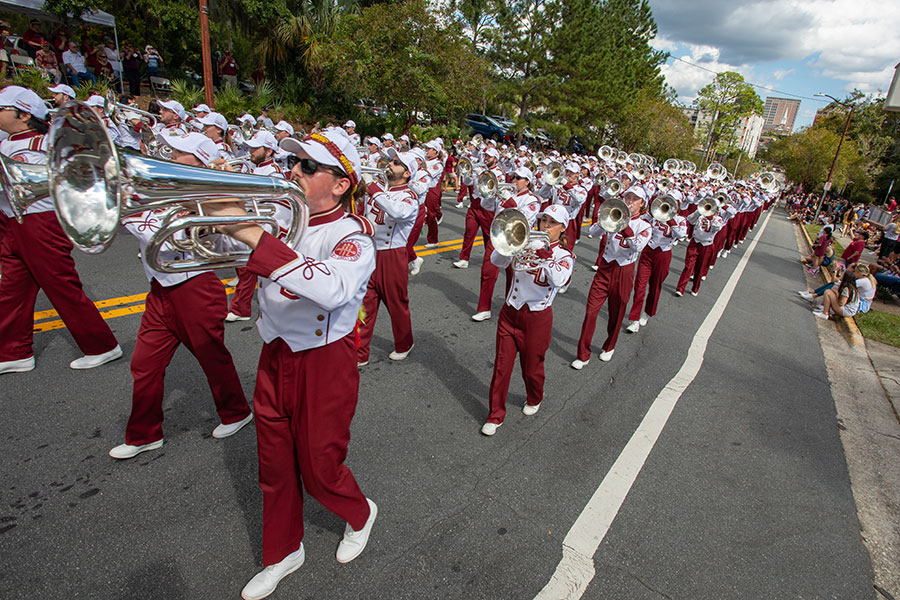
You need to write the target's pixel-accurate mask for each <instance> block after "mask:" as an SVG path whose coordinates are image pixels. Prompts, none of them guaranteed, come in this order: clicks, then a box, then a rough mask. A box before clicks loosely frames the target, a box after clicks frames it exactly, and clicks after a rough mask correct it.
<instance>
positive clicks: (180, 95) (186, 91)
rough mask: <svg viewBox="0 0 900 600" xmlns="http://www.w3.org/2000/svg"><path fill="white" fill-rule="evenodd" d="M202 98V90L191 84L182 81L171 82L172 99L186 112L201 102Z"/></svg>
mask: <svg viewBox="0 0 900 600" xmlns="http://www.w3.org/2000/svg"><path fill="white" fill-rule="evenodd" d="M203 96H204V94H203V88H201V87H199V86H198V85H196V84H194V83H193V82H190V81H186V80H184V79H176V80H174V81H173V82H172V99H173V100H177V101H178V102H179V103H181V105H182V106H183V107H184V108H185V109H187V110H191V109H192V108H193V107H195V106H197V105H198V104H200V103H201V102H203Z"/></svg>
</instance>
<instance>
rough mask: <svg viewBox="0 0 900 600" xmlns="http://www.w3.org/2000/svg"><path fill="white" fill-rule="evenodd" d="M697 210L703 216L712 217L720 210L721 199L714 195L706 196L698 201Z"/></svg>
mask: <svg viewBox="0 0 900 600" xmlns="http://www.w3.org/2000/svg"><path fill="white" fill-rule="evenodd" d="M697 212H698V213H700V215H701V216H703V217H712V216H714V215H715V214H716V213H717V212H719V201H718V199H717V198H716V197H713V196H704V197H703V198H702V199H701V200H700V202H698V203H697Z"/></svg>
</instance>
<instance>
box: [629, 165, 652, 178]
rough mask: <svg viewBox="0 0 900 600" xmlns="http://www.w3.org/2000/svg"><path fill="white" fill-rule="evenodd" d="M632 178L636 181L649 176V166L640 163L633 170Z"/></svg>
mask: <svg viewBox="0 0 900 600" xmlns="http://www.w3.org/2000/svg"><path fill="white" fill-rule="evenodd" d="M633 175H634V178H635V179H637V180H638V181H644V180H645V179H647V178H648V177H650V167H648V166H646V165H641V166H639V167H638V168H637V169H635V170H634V173H633Z"/></svg>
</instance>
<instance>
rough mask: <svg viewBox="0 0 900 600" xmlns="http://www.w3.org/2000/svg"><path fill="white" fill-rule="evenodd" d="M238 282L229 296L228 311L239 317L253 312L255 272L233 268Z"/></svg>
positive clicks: (247, 315)
mask: <svg viewBox="0 0 900 600" xmlns="http://www.w3.org/2000/svg"><path fill="white" fill-rule="evenodd" d="M235 271H237V275H238V284H237V287H235V288H234V295H233V296H232V297H231V306H230V307H229V309H228V310H229V311H230V312H233V313H234V314H236V315H237V316H239V317H249V316H250V315H251V313H252V312H253V306H252V305H253V292H255V291H256V274H255V273H251V272H250V271H249V270H247V269H240V268H239V269H235Z"/></svg>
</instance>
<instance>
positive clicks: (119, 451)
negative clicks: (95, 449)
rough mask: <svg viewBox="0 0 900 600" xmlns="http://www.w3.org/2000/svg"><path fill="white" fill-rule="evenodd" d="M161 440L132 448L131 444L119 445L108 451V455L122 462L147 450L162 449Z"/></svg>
mask: <svg viewBox="0 0 900 600" xmlns="http://www.w3.org/2000/svg"><path fill="white" fill-rule="evenodd" d="M162 445H163V440H162V438H160V439H158V440H156V441H155V442H150V443H149V444H144V445H142V446H132V445H131V444H120V445H118V446H116V447H115V448H113V449H112V450H110V451H109V455H110V456H112V457H113V458H118V459H119V460H124V459H126V458H134V457H135V456H137V455H138V454H140V453H141V452H146V451H147V450H156V449H157V448H162Z"/></svg>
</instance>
